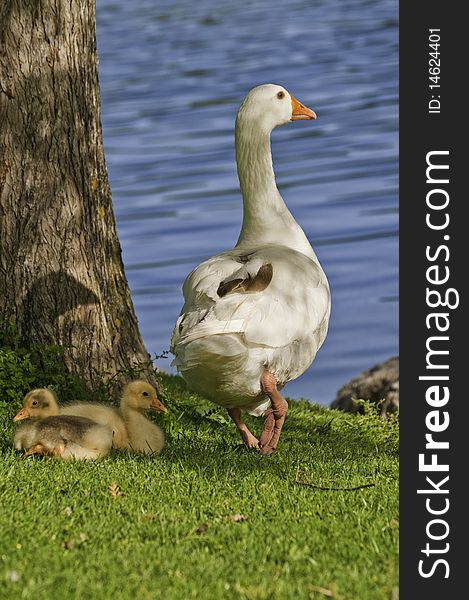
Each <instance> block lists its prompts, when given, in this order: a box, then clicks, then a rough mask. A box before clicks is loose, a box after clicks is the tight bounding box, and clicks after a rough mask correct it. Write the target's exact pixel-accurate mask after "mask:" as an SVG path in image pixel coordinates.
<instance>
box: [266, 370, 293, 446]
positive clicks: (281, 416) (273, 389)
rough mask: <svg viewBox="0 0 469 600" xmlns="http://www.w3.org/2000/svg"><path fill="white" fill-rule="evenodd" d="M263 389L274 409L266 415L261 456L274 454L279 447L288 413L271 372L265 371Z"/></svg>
mask: <svg viewBox="0 0 469 600" xmlns="http://www.w3.org/2000/svg"><path fill="white" fill-rule="evenodd" d="M261 387H262V391H263V392H264V393H266V394H267V395H268V396H269V398H270V401H271V402H272V408H271V409H269V410H268V411H267V413H266V417H265V421H264V429H263V430H262V434H261V438H260V441H259V446H260V447H261V454H272V452H274V451H275V450H276V448H277V446H278V441H279V439H280V433H281V431H282V427H283V423H284V422H285V417H286V414H287V411H288V403H287V401H286V400H285V398H284V397H283V396H282V394H281V393H280V392H279V391H278V389H277V380H276V379H275V377H274V375H272V373H269V371H264V374H263V375H262V377H261Z"/></svg>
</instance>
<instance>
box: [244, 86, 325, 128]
mask: <svg viewBox="0 0 469 600" xmlns="http://www.w3.org/2000/svg"><path fill="white" fill-rule="evenodd" d="M316 118H317V115H316V113H315V112H314V110H311V109H310V108H308V107H306V106H305V105H304V104H302V103H301V102H299V101H298V100H297V99H296V98H295V97H294V96H292V95H291V94H290V93H289V92H288V91H287V90H286V89H285V88H284V87H282V86H281V85H274V84H272V83H267V84H264V85H259V86H257V87H255V88H253V89H252V90H251V91H250V92H249V93H248V94H247V96H246V97H245V98H244V100H243V103H242V104H241V106H240V108H239V111H238V116H237V127H242V128H243V129H251V130H254V131H259V130H261V131H263V132H265V133H270V132H271V131H272V129H274V128H275V127H279V126H280V125H285V123H288V122H290V121H306V120H311V119H316Z"/></svg>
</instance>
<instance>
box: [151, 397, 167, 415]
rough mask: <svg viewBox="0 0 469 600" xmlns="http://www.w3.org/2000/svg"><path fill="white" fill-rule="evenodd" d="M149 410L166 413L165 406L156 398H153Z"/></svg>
mask: <svg viewBox="0 0 469 600" xmlns="http://www.w3.org/2000/svg"><path fill="white" fill-rule="evenodd" d="M150 408H151V409H152V410H156V412H163V413H165V412H168V409H167V408H166V406H165V405H164V404H163V403H162V402H160V401H159V400H158V398H154V399H153V400H152V402H151V404H150Z"/></svg>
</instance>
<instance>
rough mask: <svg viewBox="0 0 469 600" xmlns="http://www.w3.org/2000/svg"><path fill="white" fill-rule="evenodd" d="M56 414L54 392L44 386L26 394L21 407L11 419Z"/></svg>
mask: <svg viewBox="0 0 469 600" xmlns="http://www.w3.org/2000/svg"><path fill="white" fill-rule="evenodd" d="M58 414H59V405H58V403H57V397H56V395H55V394H54V392H52V391H51V390H48V389H46V388H39V389H37V390H32V391H31V392H29V393H28V394H26V396H25V397H24V400H23V408H22V409H21V410H20V411H19V413H18V414H17V415H16V416H15V417H14V418H13V421H21V420H22V419H44V418H45V417H51V416H54V415H58Z"/></svg>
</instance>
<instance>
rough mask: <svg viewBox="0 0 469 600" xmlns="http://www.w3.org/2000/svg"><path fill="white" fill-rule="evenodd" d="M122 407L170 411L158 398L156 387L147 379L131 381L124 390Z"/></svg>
mask: <svg viewBox="0 0 469 600" xmlns="http://www.w3.org/2000/svg"><path fill="white" fill-rule="evenodd" d="M121 407H122V408H127V409H129V408H130V409H134V410H138V411H142V412H143V411H145V410H155V411H157V412H168V410H167V408H166V406H164V404H162V402H160V400H158V396H157V394H156V390H155V388H154V387H153V386H152V385H150V384H149V383H147V382H146V381H140V380H138V381H131V382H130V383H128V384H127V385H126V386H125V388H124V389H123V391H122V399H121Z"/></svg>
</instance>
